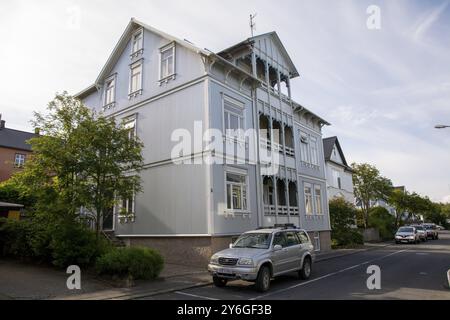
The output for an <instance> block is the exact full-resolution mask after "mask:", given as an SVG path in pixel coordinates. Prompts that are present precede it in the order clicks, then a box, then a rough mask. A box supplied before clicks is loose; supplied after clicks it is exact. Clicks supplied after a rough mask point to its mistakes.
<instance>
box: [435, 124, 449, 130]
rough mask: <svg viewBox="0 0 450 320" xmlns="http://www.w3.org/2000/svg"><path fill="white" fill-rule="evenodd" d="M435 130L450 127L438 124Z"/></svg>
mask: <svg viewBox="0 0 450 320" xmlns="http://www.w3.org/2000/svg"><path fill="white" fill-rule="evenodd" d="M434 128H435V129H445V128H450V126H448V125H445V124H438V125H436V126H434Z"/></svg>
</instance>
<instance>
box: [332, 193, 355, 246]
mask: <svg viewBox="0 0 450 320" xmlns="http://www.w3.org/2000/svg"><path fill="white" fill-rule="evenodd" d="M329 206H330V220H331V230H332V231H331V241H332V246H333V247H340V246H351V245H358V244H363V243H364V241H363V237H362V235H361V233H360V232H359V231H358V230H357V229H355V228H354V225H355V219H356V213H357V210H356V208H355V206H354V205H353V204H351V203H350V202H347V201H345V200H344V199H342V198H335V199H332V200H330V203H329Z"/></svg>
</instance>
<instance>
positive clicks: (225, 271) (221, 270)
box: [219, 269, 233, 274]
mask: <svg viewBox="0 0 450 320" xmlns="http://www.w3.org/2000/svg"><path fill="white" fill-rule="evenodd" d="M219 272H220V273H224V274H233V271H231V270H230V269H220V270H219Z"/></svg>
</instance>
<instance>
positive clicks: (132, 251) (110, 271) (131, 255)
mask: <svg viewBox="0 0 450 320" xmlns="http://www.w3.org/2000/svg"><path fill="white" fill-rule="evenodd" d="M163 266H164V259H163V257H162V256H161V254H159V252H157V251H155V250H152V249H150V248H140V247H131V248H116V249H113V250H111V251H109V252H107V253H106V254H104V255H102V256H101V257H99V258H98V259H97V263H96V271H97V273H98V274H100V275H109V276H116V277H120V278H122V279H124V278H130V277H131V278H133V279H154V278H156V277H157V276H158V275H159V274H160V272H161V271H162V269H163Z"/></svg>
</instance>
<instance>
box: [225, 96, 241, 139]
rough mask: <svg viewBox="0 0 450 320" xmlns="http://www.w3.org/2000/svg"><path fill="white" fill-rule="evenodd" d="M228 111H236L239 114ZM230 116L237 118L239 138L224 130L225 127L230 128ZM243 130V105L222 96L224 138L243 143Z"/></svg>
mask: <svg viewBox="0 0 450 320" xmlns="http://www.w3.org/2000/svg"><path fill="white" fill-rule="evenodd" d="M227 104H228V105H229V109H227ZM230 109H237V110H239V113H236V112H235V111H234V110H230ZM230 115H233V116H236V117H237V118H238V126H239V136H237V135H232V134H230V132H228V131H227V129H226V128H227V126H228V128H229V127H230ZM245 129H246V126H245V103H243V102H241V101H239V100H237V99H234V98H232V97H230V96H228V95H225V94H222V132H223V136H224V138H225V139H227V140H231V141H238V142H245V141H244V136H243V135H244V132H245Z"/></svg>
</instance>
